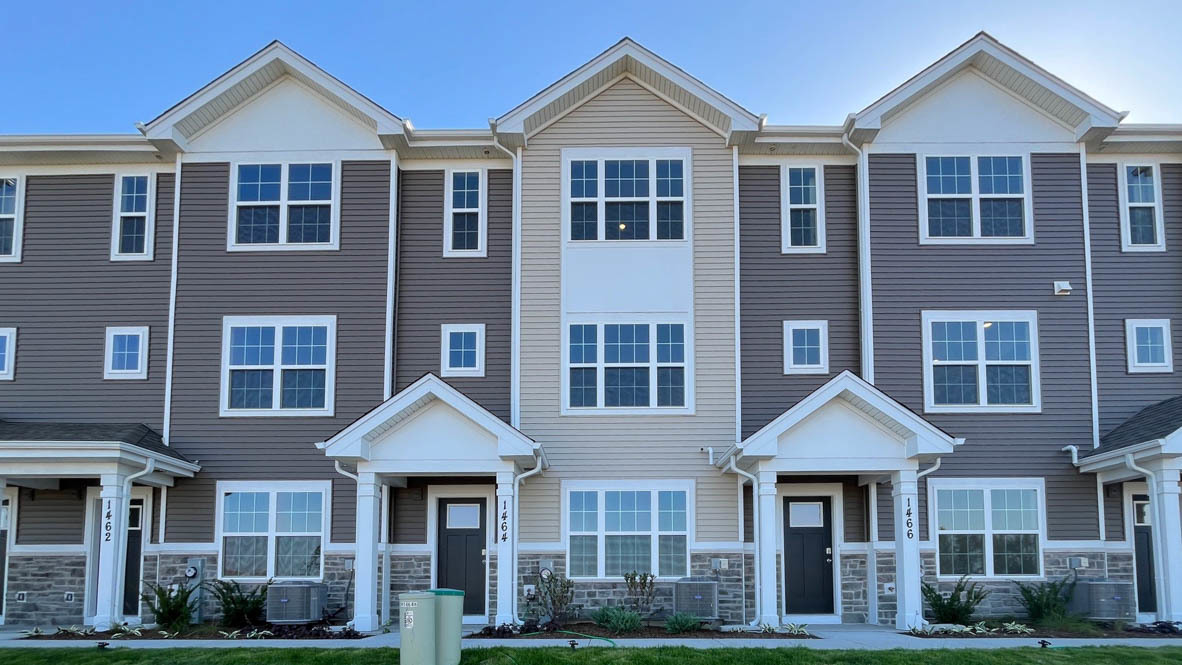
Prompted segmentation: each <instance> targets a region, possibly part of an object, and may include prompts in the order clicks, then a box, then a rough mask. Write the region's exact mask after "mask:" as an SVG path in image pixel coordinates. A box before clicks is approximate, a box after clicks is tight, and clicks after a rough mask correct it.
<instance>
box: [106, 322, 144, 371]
mask: <svg viewBox="0 0 1182 665" xmlns="http://www.w3.org/2000/svg"><path fill="white" fill-rule="evenodd" d="M116 335H119V336H124V335H126V336H136V337H139V347H140V349H139V355H138V360H137V363H138V365H137V367H136V369H134V370H126V369H115V368H114V367H112V364H113V363H112V361H113V360H114V355H113V354H114V351H115V347H114V342H115V336H116ZM150 342H151V335H150V334H149V328H148V326H107V331H106V335H105V343H104V345H103V378H104V379H123V380H127V379H132V380H135V379H140V380H142V379H147V378H148V346H149V344H150Z"/></svg>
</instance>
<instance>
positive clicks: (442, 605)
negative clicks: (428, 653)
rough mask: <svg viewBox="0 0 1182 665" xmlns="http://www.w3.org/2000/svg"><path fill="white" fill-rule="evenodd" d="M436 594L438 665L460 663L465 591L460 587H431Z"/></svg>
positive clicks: (436, 653)
mask: <svg viewBox="0 0 1182 665" xmlns="http://www.w3.org/2000/svg"><path fill="white" fill-rule="evenodd" d="M431 593H433V594H435V658H436V661H435V662H436V665H458V663H459V662H460V638H461V636H462V634H463V621H464V592H463V591H460V590H459V589H431Z"/></svg>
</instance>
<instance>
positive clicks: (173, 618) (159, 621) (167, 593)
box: [144, 583, 199, 633]
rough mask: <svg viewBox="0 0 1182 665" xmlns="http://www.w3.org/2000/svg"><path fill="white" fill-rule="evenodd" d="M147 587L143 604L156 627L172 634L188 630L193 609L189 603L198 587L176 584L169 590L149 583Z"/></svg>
mask: <svg viewBox="0 0 1182 665" xmlns="http://www.w3.org/2000/svg"><path fill="white" fill-rule="evenodd" d="M147 586H148V593H145V594H144V602H145V603H147V604H148V608H149V609H150V610H151V611H152V615H153V616H155V617H156V625H158V626H160V627H162V628H164V629H166V630H169V631H172V632H174V633H175V632H180V631H182V630H184V629H186V628H188V627H189V624H190V623H192V621H193V608H192V606H191V605H190V604H189V602H190V599H191V598H192V597H193V594H194V593H196V591H197V589H198V588H199V587H197V586H187V585H184V584H178V585H176V586H175V587H174V588H169V587H166V586H161V585H159V584H150V583H149V584H148V585H147Z"/></svg>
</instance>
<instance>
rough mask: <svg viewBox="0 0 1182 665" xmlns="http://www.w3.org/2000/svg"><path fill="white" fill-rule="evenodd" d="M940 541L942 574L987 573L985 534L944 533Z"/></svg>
mask: <svg viewBox="0 0 1182 665" xmlns="http://www.w3.org/2000/svg"><path fill="white" fill-rule="evenodd" d="M938 542H939V548H940V574H941V575H984V574H985V536H982V535H980V534H975V533H953V534H948V533H942V534H940V538H939V540H938Z"/></svg>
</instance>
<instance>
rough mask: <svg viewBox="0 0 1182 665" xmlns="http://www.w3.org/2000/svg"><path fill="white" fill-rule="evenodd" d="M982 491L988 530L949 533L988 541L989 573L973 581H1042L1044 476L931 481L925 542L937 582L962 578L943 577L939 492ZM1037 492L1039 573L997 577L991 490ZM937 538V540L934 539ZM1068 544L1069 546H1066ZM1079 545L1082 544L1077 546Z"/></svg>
mask: <svg viewBox="0 0 1182 665" xmlns="http://www.w3.org/2000/svg"><path fill="white" fill-rule="evenodd" d="M942 489H943V490H980V491H981V492H982V499H983V504H982V506H983V507H982V511H983V512H984V518H985V528H984V529H981V530H969V531H954V532H949V533H969V532H972V533H980V534H982V535H983V540H984V545H985V549H984V558H985V574H984V575H973V579H985V580H1022V581H1025V580H1037V579H1042V577H1043V574H1044V572H1045V570H1044V562H1043V553H1044V552H1045V551H1046V549H1047V506H1046V494H1047V492H1046V479H1045V478H1042V477H1030V478H945V477H940V478H929V479H928V483H927V492H928V496H927V502H928V511H927V512H928V530H929V532H930V533H929V539H928V540H927V541H925V542H927V543H928V545H929V547H930V548H932V549H933V550H934V551H935V552H936V569H937V575H936V577H937V579H939V580H940V581H950V580H957V579H959V578H960V575H955V574H948V575H942V574H939V572H938V571H939V538H938V536H939V533H940V532H939V531H938V530H937V528H936V525H937V524H938V520H937V517H936V515H937V505H936V496H937V495H936V492H937V490H942ZM1007 489H1020V490H1034V491H1035V496H1036V502H1037V504H1036V509H1037V510H1038V531H1037V536H1038V556H1037V557H1036V561H1037V562H1038V573H1036V574H1033V575H996V574H994V572H993V536H994V535H996V534H995V532H994V529H993V509H992V496H991V490H1007ZM998 533H1027V534H1034V533H1035V532H1034V531H1030V530H1021V529H1019V530H1004V531H999V532H998ZM932 536H935V537H932ZM1063 544H1067V543H1063ZM1076 544H1077V545H1078V544H1080V543H1076Z"/></svg>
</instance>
